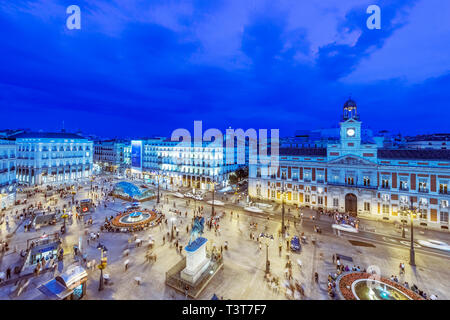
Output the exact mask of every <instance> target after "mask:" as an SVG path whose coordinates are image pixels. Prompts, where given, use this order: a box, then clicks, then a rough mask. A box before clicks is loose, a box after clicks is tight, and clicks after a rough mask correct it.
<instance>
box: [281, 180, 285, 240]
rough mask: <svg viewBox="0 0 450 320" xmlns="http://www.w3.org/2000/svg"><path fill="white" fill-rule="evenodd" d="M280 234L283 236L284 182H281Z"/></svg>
mask: <svg viewBox="0 0 450 320" xmlns="http://www.w3.org/2000/svg"><path fill="white" fill-rule="evenodd" d="M281 233H282V235H283V238H284V235H285V226H284V182H281Z"/></svg>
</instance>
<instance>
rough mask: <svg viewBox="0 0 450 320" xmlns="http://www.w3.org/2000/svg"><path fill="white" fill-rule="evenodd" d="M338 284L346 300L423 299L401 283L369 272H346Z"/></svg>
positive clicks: (340, 277) (339, 278) (340, 292)
mask: <svg viewBox="0 0 450 320" xmlns="http://www.w3.org/2000/svg"><path fill="white" fill-rule="evenodd" d="M375 277H376V278H375ZM336 284H337V286H336V287H337V292H338V293H339V294H340V295H341V297H342V298H344V299H346V300H423V298H422V297H421V296H419V295H418V294H417V293H415V292H414V291H412V290H410V289H407V288H405V287H404V286H402V285H400V284H399V283H396V282H394V281H391V280H389V279H386V278H383V277H381V276H379V275H374V274H371V273H367V272H348V273H344V274H342V275H340V276H339V277H338V279H337V280H336Z"/></svg>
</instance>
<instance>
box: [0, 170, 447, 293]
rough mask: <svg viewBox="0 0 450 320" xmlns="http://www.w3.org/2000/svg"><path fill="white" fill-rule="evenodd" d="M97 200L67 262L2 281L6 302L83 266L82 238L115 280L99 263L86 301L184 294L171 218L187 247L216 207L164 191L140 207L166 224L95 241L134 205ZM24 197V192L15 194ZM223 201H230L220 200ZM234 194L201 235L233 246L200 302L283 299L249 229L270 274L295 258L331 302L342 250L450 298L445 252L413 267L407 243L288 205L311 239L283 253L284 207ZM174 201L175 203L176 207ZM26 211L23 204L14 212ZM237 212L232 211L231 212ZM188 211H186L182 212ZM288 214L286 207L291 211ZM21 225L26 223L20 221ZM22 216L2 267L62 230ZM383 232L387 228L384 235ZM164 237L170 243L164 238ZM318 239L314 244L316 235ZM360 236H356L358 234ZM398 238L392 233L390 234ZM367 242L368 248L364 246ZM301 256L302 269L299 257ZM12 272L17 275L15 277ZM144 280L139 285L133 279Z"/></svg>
mask: <svg viewBox="0 0 450 320" xmlns="http://www.w3.org/2000/svg"><path fill="white" fill-rule="evenodd" d="M101 181H102V179H101V178H98V179H97V180H96V182H94V186H95V185H98V186H99V188H102V187H103V188H105V190H106V189H108V190H109V189H110V188H111V185H112V184H113V183H114V182H117V181H112V182H111V183H112V184H110V183H105V184H103V183H102V182H101ZM90 187H91V186H90V183H86V184H85V185H84V186H83V189H82V190H80V191H78V192H77V194H76V196H75V199H76V200H81V199H85V198H88V197H90V196H92V194H91V193H90V191H89V190H90ZM96 195H97V196H98V197H99V198H98V200H97V204H98V205H97V208H96V210H95V212H93V213H92V218H93V221H94V223H93V225H90V226H87V225H86V224H85V222H84V221H81V220H77V219H75V217H73V220H72V221H70V219H69V220H68V222H67V233H66V234H65V235H63V237H62V246H63V248H64V252H65V254H64V259H63V261H61V262H59V264H58V266H57V268H56V269H55V270H54V271H53V270H52V271H49V272H44V273H41V274H40V275H39V276H32V277H31V278H30V282H29V285H28V287H27V288H26V290H24V291H23V292H20V295H17V290H15V289H16V288H15V287H14V281H13V282H12V283H9V284H8V283H0V298H1V299H45V296H44V295H43V294H42V293H41V292H40V291H39V290H38V289H37V287H38V286H39V285H40V284H42V283H44V282H45V281H47V280H49V279H52V278H53V277H54V276H55V275H57V274H60V273H62V272H63V271H65V270H66V269H67V268H68V267H69V266H71V265H74V264H81V265H82V266H84V267H85V266H86V265H85V264H84V263H83V261H81V260H82V259H81V258H80V257H79V256H77V257H75V256H74V254H73V249H72V248H73V245H78V243H79V241H80V237H81V251H82V253H83V254H86V255H87V261H88V262H89V261H91V260H95V261H96V263H97V264H98V262H99V260H100V251H99V250H98V249H97V245H98V243H99V242H100V243H102V244H104V245H105V246H106V248H107V250H108V251H107V257H108V265H107V267H106V269H105V270H104V273H105V274H108V275H109V277H110V281H109V283H108V284H106V285H105V287H104V290H102V291H98V287H99V277H100V271H99V270H98V269H97V268H90V269H88V282H87V293H86V296H85V298H84V299H186V297H185V296H184V294H182V293H180V292H177V291H175V290H174V289H172V288H170V287H168V286H166V284H165V276H166V272H167V271H168V270H169V269H170V268H171V267H172V266H173V265H175V264H176V263H177V262H179V261H180V260H181V259H182V258H183V255H184V252H183V253H181V254H180V253H179V251H177V250H176V249H175V246H174V245H173V244H172V243H170V242H169V241H168V236H167V233H168V232H169V231H170V228H171V223H172V221H173V219H172V218H174V221H175V222H174V223H175V225H176V227H177V229H178V232H179V234H178V240H179V243H180V244H182V245H183V246H184V245H186V244H187V242H188V238H189V234H188V233H187V231H186V227H187V226H188V225H189V226H190V224H191V223H192V218H193V212H194V207H201V206H203V215H204V216H205V217H209V216H210V214H211V205H209V204H207V203H206V200H208V199H209V198H206V199H205V201H196V202H194V201H192V200H191V201H190V203H189V204H187V201H186V199H180V198H176V197H173V196H172V195H171V192H169V191H165V190H162V197H161V203H160V204H159V205H157V204H156V201H155V200H151V201H147V202H145V203H143V204H142V207H143V208H148V209H153V208H155V207H156V208H158V209H160V210H161V211H162V212H163V213H164V214H165V217H166V218H167V220H168V223H167V224H165V223H162V224H161V225H158V226H155V227H153V228H150V229H148V230H145V231H140V232H136V233H135V234H132V233H110V232H100V237H99V239H98V240H89V243H88V235H89V234H90V233H91V232H94V233H97V232H98V231H99V229H100V226H101V225H102V224H103V223H104V221H105V217H109V216H111V215H115V214H117V212H120V211H123V210H125V207H126V206H127V205H128V204H129V203H128V202H124V201H122V200H118V199H116V200H112V199H111V198H110V200H109V201H107V202H106V204H107V207H105V206H104V200H103V199H104V197H103V195H102V193H101V192H98V193H96ZM23 197H25V195H24V194H22V193H19V194H18V199H22V198H23ZM216 199H219V200H220V199H222V196H221V195H216ZM223 199H224V201H225V198H223ZM70 200H71V197H68V198H66V199H62V200H60V201H59V202H58V204H57V205H56V206H57V207H58V208H61V207H62V204H63V203H67V202H68V201H70ZM37 201H43V198H41V194H39V196H37V197H36V198H34V199H29V200H28V203H34V202H37ZM234 201H235V199H234V197H228V198H227V200H226V201H225V203H226V204H225V206H216V207H215V210H216V213H218V214H219V215H223V213H225V214H224V215H223V216H222V217H221V218H220V222H219V224H220V227H219V230H220V231H219V232H214V229H211V230H209V229H208V227H207V226H205V233H204V234H203V236H204V237H206V238H207V239H208V243H207V246H208V248H209V249H211V248H212V247H213V246H216V248H218V249H219V248H220V247H221V246H222V247H223V246H224V243H225V241H227V242H228V250H224V251H223V256H224V267H223V268H222V269H221V270H220V271H219V272H218V273H217V274H216V276H215V277H213V279H212V281H211V282H210V283H209V284H208V285H207V286H206V288H205V289H204V290H203V291H202V293H201V294H200V296H199V297H198V299H211V297H212V296H213V295H214V294H216V295H217V296H218V297H223V299H250V300H253V299H254V300H256V299H286V295H285V289H284V287H283V285H280V286H279V287H278V288H272V287H270V286H269V285H268V283H267V282H266V281H265V279H264V276H265V268H266V247H265V244H262V245H261V247H260V245H259V243H258V241H256V240H252V239H251V237H250V233H251V232H252V233H253V234H255V235H257V234H259V233H261V232H264V233H268V234H273V235H274V241H273V242H272V243H271V244H270V245H269V248H268V258H269V260H270V268H271V273H272V275H274V276H277V277H279V279H280V281H281V283H283V281H284V280H285V265H286V262H287V254H288V253H289V255H290V259H291V261H292V263H293V277H294V279H296V280H298V281H299V282H300V283H301V284H302V286H303V287H304V290H305V297H304V299H325V300H328V299H330V298H329V296H328V294H327V276H328V274H329V273H334V272H335V271H336V267H335V265H334V263H333V261H332V256H333V254H339V255H341V256H345V257H346V258H350V259H351V260H352V261H349V260H345V259H344V258H343V259H342V263H343V264H344V265H346V264H348V265H349V267H352V266H353V265H356V266H360V267H361V269H367V268H368V267H369V266H377V267H378V268H379V269H380V271H381V273H382V275H383V276H384V277H387V278H389V277H390V276H391V275H397V276H399V282H400V283H403V282H404V281H407V282H408V283H409V284H411V285H412V284H416V285H417V286H418V287H419V288H420V289H421V290H423V291H424V292H426V293H427V294H429V295H430V294H435V295H437V296H438V298H439V299H450V292H449V291H448V287H447V282H448V281H447V280H448V279H449V278H450V270H449V269H448V267H447V266H448V261H449V256H448V255H446V254H444V253H442V254H439V253H436V252H426V251H420V250H418V251H417V252H416V265H417V266H416V267H415V268H411V267H410V266H409V265H408V260H409V247H408V246H407V245H404V244H401V243H400V242H398V243H394V242H392V243H391V242H388V241H384V242H383V241H382V240H380V239H378V240H374V241H362V240H361V241H360V243H359V245H358V242H353V243H354V244H355V243H356V244H357V245H354V244H352V243H350V242H349V240H351V238H349V237H347V236H339V237H338V236H337V235H335V234H333V233H332V232H328V231H327V230H328V229H327V228H326V225H327V224H330V221H328V220H327V218H326V217H322V218H321V220H320V225H321V226H322V225H323V229H324V231H323V233H322V234H317V233H315V232H314V231H313V224H314V223H319V221H316V222H312V220H311V217H312V216H314V215H315V213H314V212H313V211H311V210H304V219H303V221H300V220H299V219H298V220H297V222H296V225H295V226H294V223H293V221H294V218H293V217H294V216H295V214H296V213H295V210H294V208H292V209H291V212H292V215H288V214H287V217H288V218H287V219H286V220H291V221H290V222H289V228H288V233H289V235H300V234H301V233H302V232H304V234H305V236H306V238H307V243H306V244H303V245H302V249H301V251H300V252H299V253H294V252H289V251H288V250H286V241H285V240H282V239H280V237H278V230H279V229H280V217H279V212H280V210H279V209H278V207H276V208H275V211H277V210H278V215H277V214H272V215H269V217H270V218H269V220H268V219H267V218H266V216H267V215H258V214H252V213H250V212H246V211H244V210H242V208H241V209H239V204H237V203H234V204H229V205H228V203H229V202H234ZM174 204H175V207H174ZM15 210H22V206H17V208H16V207H15V208H14V209H13V211H14V212H15ZM173 210H179V211H181V214H175V213H174V212H172V211H173ZM231 211H233V215H231ZM185 212H187V216H185ZM286 212H287V209H286ZM21 222H22V223H21ZM255 223H256V224H257V227H256V228H253V229H252V228H251V227H250V224H255ZM23 225H24V223H23V221H17V220H15V219H13V218H12V216H11V218H10V222H9V226H8V227H7V226H6V224H2V225H1V238H2V239H5V238H6V237H8V234H10V235H11V236H10V237H9V240H10V244H9V247H10V250H9V251H8V252H6V253H4V254H3V255H2V256H1V258H0V271H5V270H6V269H7V268H8V267H9V266H13V265H15V264H16V263H18V261H19V260H20V251H21V250H22V249H24V248H25V246H26V241H27V239H30V238H34V237H37V236H41V235H42V234H44V233H46V234H51V233H53V232H57V231H59V229H60V227H61V225H62V222H58V223H57V224H56V225H55V226H45V227H42V228H41V229H40V230H37V231H36V230H35V229H31V231H29V232H25V231H24V227H23ZM361 226H362V229H364V228H365V229H367V230H371V231H372V232H374V233H376V234H378V235H379V236H382V235H383V234H384V235H386V236H392V237H395V236H396V237H399V234H398V231H397V230H396V229H395V228H394V227H392V226H391V225H390V224H387V223H383V222H376V221H366V220H364V221H362V222H361ZM381 231H382V232H381ZM134 236H135V237H137V238H139V239H142V241H143V245H142V246H139V247H136V246H135V245H134V238H133V237H134ZM150 236H151V237H152V238H153V239H154V240H155V248H154V253H155V254H156V256H157V260H156V262H147V261H146V258H145V254H146V252H147V243H148V239H149V237H150ZM430 236H433V237H434V238H435V239H446V238H448V233H443V232H430V231H422V232H421V231H420V230H418V231H417V237H418V238H420V237H430ZM163 237H165V243H164V242H163ZM312 237H315V238H316V239H317V242H316V244H313V243H312V241H311V239H312ZM355 239H356V238H355ZM392 239H395V238H392ZM280 241H281V244H282V251H281V253H280V252H279V243H280ZM367 243H370V244H371V246H366V245H365V244H367ZM126 249H129V254H128V255H125V254H124V251H125V250H126ZM126 260H129V264H128V268H127V269H125V261H126ZM298 260H300V261H301V264H302V266H301V267H300V266H299V264H298V263H297V261H298ZM401 262H404V263H405V265H406V273H405V275H399V264H400V263H401ZM315 272H317V273H318V274H319V281H318V283H316V282H315V280H314V274H315ZM14 277H15V275H13V279H14ZM136 277H140V278H141V281H140V284H138V282H137V281H136V280H135V278H136Z"/></svg>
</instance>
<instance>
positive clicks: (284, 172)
mask: <svg viewBox="0 0 450 320" xmlns="http://www.w3.org/2000/svg"><path fill="white" fill-rule="evenodd" d="M281 179H283V180H286V171H282V172H281Z"/></svg>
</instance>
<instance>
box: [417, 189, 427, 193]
mask: <svg viewBox="0 0 450 320" xmlns="http://www.w3.org/2000/svg"><path fill="white" fill-rule="evenodd" d="M417 191H419V192H420V193H428V191H429V190H428V189H426V188H419V190H417Z"/></svg>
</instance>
